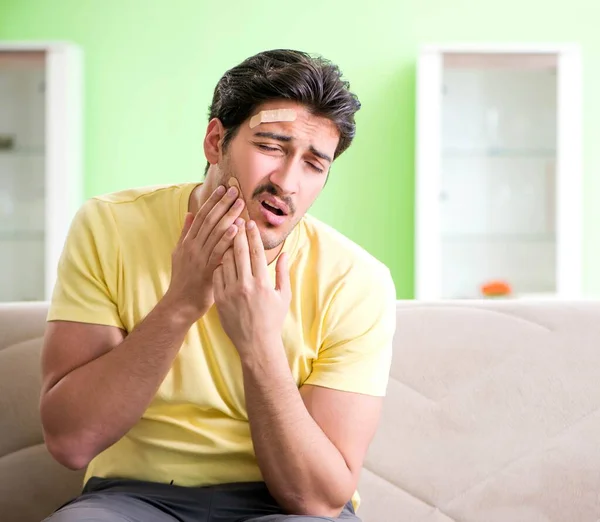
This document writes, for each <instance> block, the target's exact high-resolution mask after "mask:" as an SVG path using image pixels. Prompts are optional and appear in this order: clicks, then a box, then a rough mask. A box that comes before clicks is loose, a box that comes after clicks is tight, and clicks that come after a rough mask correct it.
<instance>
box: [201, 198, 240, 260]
mask: <svg viewBox="0 0 600 522" xmlns="http://www.w3.org/2000/svg"><path fill="white" fill-rule="evenodd" d="M243 208H244V201H243V200H241V199H237V200H236V202H235V203H234V204H233V205H232V206H231V208H229V210H228V211H227V212H226V213H225V215H224V216H223V217H221V219H220V220H219V222H218V223H217V224H216V225H214V226H212V225H210V224H209V223H208V221H207V224H206V227H202V230H201V231H200V234H199V235H198V237H197V241H198V244H199V245H200V248H202V250H205V251H206V252H212V251H213V249H214V248H215V247H216V245H217V244H218V243H219V241H220V240H221V238H222V237H223V234H224V233H225V231H226V230H227V229H228V228H229V227H230V226H231V225H232V223H236V222H237V219H238V218H239V217H240V212H241V210H242V209H243ZM205 228H207V229H208V228H210V230H209V233H208V237H206V238H205V239H203V238H202V236H203V235H204V234H205ZM238 228H239V223H238Z"/></svg>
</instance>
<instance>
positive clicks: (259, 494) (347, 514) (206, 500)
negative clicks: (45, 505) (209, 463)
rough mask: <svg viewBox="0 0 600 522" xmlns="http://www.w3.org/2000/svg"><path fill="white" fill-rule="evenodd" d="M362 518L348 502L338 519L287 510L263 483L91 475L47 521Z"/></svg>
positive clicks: (315, 521) (344, 521) (343, 521)
mask: <svg viewBox="0 0 600 522" xmlns="http://www.w3.org/2000/svg"><path fill="white" fill-rule="evenodd" d="M323 521H330V522H360V519H359V518H358V517H357V516H356V515H355V514H354V510H353V509H352V504H351V503H350V502H349V503H348V504H347V505H346V507H345V508H344V510H343V512H342V513H341V515H340V517H339V518H336V519H333V518H328V517H311V516H297V515H285V514H283V513H282V510H281V508H280V507H279V506H278V505H277V502H275V500H274V499H273V497H272V496H271V495H270V494H269V491H268V489H267V487H266V486H265V484H264V483H262V482H252V483H240V484H224V485H220V486H210V487H203V488H186V487H181V486H174V485H170V484H156V483H150V482H141V481H132V480H115V479H100V478H96V477H94V478H92V479H90V481H88V483H87V484H86V486H85V488H84V491H83V493H82V495H80V496H79V497H77V498H75V499H73V500H72V501H71V502H69V503H67V504H66V505H64V506H63V507H61V508H60V509H59V510H58V511H56V512H55V513H54V514H52V515H51V516H50V517H48V518H46V519H45V520H44V522H323Z"/></svg>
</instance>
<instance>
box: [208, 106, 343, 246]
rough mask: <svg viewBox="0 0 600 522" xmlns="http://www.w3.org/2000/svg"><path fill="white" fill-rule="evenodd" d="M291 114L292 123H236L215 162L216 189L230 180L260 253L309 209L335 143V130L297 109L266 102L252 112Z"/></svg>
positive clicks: (277, 242)
mask: <svg viewBox="0 0 600 522" xmlns="http://www.w3.org/2000/svg"><path fill="white" fill-rule="evenodd" d="M271 109H294V110H295V111H296V115H297V117H296V120H295V121H282V122H273V123H261V124H260V125H258V126H256V127H254V128H250V125H249V121H246V122H244V123H242V125H241V126H240V129H239V130H238V133H237V134H236V135H235V137H234V138H233V140H232V141H231V142H230V143H229V145H228V147H227V149H226V151H225V152H224V154H223V157H222V161H220V162H219V171H220V172H219V175H220V178H221V179H219V180H218V182H219V183H223V184H225V185H227V181H228V179H229V178H230V177H231V176H232V175H233V176H235V177H236V178H237V179H238V181H239V184H240V188H241V190H242V193H243V195H244V198H245V200H246V207H247V209H248V213H249V215H250V219H252V220H254V221H255V222H256V224H257V225H258V229H259V230H260V234H261V237H262V240H263V244H264V246H265V249H266V250H271V249H273V248H276V247H277V246H279V245H280V244H281V243H282V242H283V241H284V240H285V238H286V237H287V236H288V235H289V233H290V232H291V231H292V229H293V228H294V226H296V224H297V223H298V221H300V219H301V218H302V217H303V216H304V214H305V213H306V212H307V211H308V209H309V208H310V206H311V205H312V204H313V202H314V201H315V199H316V198H317V196H318V195H319V193H320V192H321V190H322V189H323V186H324V185H325V181H326V180H327V175H328V173H329V168H330V166H331V162H332V161H333V156H334V153H335V150H336V147H337V145H338V141H339V132H338V130H337V128H336V126H335V125H334V124H333V123H332V122H331V121H330V120H328V119H326V118H321V117H317V116H313V115H312V114H310V113H309V112H308V111H307V110H306V109H305V108H304V106H302V105H299V104H297V103H293V102H289V101H273V102H268V103H265V104H263V105H261V106H260V107H258V109H257V110H256V113H258V112H260V111H262V110H271Z"/></svg>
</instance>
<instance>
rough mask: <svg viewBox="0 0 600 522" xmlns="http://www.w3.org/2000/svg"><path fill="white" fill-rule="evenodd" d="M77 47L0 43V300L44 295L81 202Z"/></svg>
mask: <svg viewBox="0 0 600 522" xmlns="http://www.w3.org/2000/svg"><path fill="white" fill-rule="evenodd" d="M82 94H83V86H82V53H81V50H80V49H79V48H78V47H77V46H74V45H72V44H68V43H62V42H6V41H0V301H2V302H10V301H42V300H47V299H49V298H50V296H51V293H52V290H53V288H54V284H55V281H56V269H57V265H58V260H59V258H60V254H61V252H62V248H63V245H64V240H65V238H66V235H67V233H68V229H69V226H70V223H71V220H72V218H73V216H74V213H75V212H76V210H77V208H78V207H79V205H80V204H81V203H82V201H83V191H82V186H83V183H82V98H83V97H82Z"/></svg>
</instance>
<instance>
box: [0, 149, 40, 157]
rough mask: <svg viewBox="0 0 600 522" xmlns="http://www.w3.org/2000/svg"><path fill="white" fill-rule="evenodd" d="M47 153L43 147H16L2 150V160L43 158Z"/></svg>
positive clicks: (0, 151)
mask: <svg viewBox="0 0 600 522" xmlns="http://www.w3.org/2000/svg"><path fill="white" fill-rule="evenodd" d="M45 155H46V151H45V150H44V148H42V147H16V148H14V149H0V158H2V157H16V158H43V157H44V156H45Z"/></svg>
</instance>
